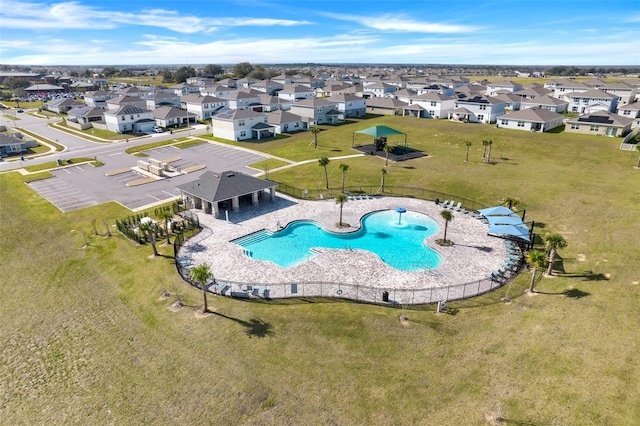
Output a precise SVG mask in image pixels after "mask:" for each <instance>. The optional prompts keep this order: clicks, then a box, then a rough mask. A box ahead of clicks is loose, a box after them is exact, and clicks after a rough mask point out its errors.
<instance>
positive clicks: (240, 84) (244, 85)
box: [236, 77, 258, 89]
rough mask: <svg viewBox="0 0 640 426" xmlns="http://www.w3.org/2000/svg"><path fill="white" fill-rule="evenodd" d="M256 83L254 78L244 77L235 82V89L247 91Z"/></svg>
mask: <svg viewBox="0 0 640 426" xmlns="http://www.w3.org/2000/svg"><path fill="white" fill-rule="evenodd" d="M257 82H258V80H256V79H255V78H251V77H244V78H240V79H238V80H236V87H237V88H238V89H248V88H250V87H251V86H253V85H254V84H255V83H257Z"/></svg>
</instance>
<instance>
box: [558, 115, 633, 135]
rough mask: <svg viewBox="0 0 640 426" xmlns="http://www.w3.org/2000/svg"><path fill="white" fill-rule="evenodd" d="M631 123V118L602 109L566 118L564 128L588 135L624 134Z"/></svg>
mask: <svg viewBox="0 0 640 426" xmlns="http://www.w3.org/2000/svg"><path fill="white" fill-rule="evenodd" d="M632 123H633V119H632V118H629V117H623V116H622V115H618V114H614V113H612V112H609V111H604V110H602V111H596V112H592V113H589V114H584V115H581V116H579V117H576V118H572V119H570V120H568V121H567V123H566V124H565V126H564V130H565V131H566V132H573V133H583V134H589V135H601V136H625V135H626V134H627V133H629V131H630V130H631V125H632Z"/></svg>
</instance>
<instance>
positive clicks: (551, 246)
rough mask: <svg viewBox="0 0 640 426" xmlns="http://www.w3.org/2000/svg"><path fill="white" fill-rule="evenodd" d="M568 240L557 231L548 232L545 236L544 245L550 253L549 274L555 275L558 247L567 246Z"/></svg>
mask: <svg viewBox="0 0 640 426" xmlns="http://www.w3.org/2000/svg"><path fill="white" fill-rule="evenodd" d="M566 246H567V240H565V239H564V237H563V236H562V235H560V234H557V233H552V234H548V235H547V236H546V237H544V247H545V249H546V250H547V252H548V253H549V265H548V266H547V275H553V263H554V262H555V261H556V254H557V253H558V249H561V248H565V247H566Z"/></svg>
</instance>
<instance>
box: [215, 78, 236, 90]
mask: <svg viewBox="0 0 640 426" xmlns="http://www.w3.org/2000/svg"><path fill="white" fill-rule="evenodd" d="M218 85H220V86H225V87H228V88H230V89H237V88H238V83H237V80H236V79H235V78H223V79H222V80H219V81H218Z"/></svg>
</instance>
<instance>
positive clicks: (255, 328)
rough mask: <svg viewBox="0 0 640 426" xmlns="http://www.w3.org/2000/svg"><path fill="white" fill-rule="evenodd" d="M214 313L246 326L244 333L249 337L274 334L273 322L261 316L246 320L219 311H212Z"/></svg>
mask: <svg viewBox="0 0 640 426" xmlns="http://www.w3.org/2000/svg"><path fill="white" fill-rule="evenodd" d="M212 313H213V314H214V315H218V316H220V317H223V318H226V319H228V320H231V321H235V322H237V323H238V324H240V325H242V326H243V327H244V328H245V330H244V333H245V334H246V335H247V336H249V338H252V337H267V336H270V335H272V334H273V331H272V330H271V324H269V323H268V322H264V321H262V320H261V319H260V318H257V317H253V318H251V319H250V320H249V321H244V320H241V319H239V318H233V317H230V316H227V315H224V314H221V313H218V312H212Z"/></svg>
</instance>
